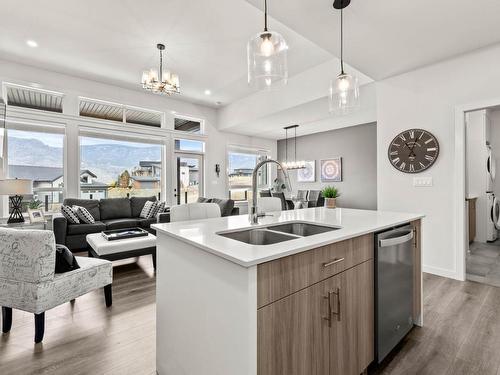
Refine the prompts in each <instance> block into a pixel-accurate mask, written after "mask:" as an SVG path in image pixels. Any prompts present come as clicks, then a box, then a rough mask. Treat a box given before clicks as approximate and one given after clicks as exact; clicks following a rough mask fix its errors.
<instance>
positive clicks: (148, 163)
mask: <svg viewBox="0 0 500 375" xmlns="http://www.w3.org/2000/svg"><path fill="white" fill-rule="evenodd" d="M153 165H154V166H157V167H160V168H161V161H150V160H142V161H140V162H139V166H140V167H152V166H153Z"/></svg>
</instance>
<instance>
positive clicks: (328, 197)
mask: <svg viewBox="0 0 500 375" xmlns="http://www.w3.org/2000/svg"><path fill="white" fill-rule="evenodd" d="M321 194H323V198H325V207H326V208H335V207H336V204H337V197H339V196H340V193H339V190H338V189H337V188H336V187H335V186H327V187H325V188H324V189H323V190H321Z"/></svg>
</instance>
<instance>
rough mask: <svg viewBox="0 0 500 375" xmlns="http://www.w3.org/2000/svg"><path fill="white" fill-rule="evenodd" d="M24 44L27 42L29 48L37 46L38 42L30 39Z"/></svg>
mask: <svg viewBox="0 0 500 375" xmlns="http://www.w3.org/2000/svg"><path fill="white" fill-rule="evenodd" d="M26 44H27V45H28V46H30V47H31V48H35V47H38V43H37V42H35V41H34V40H31V39H30V40H27V41H26Z"/></svg>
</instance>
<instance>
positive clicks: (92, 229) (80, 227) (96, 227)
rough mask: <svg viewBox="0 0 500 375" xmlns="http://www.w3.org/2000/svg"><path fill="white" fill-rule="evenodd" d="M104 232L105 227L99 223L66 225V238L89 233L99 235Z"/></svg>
mask: <svg viewBox="0 0 500 375" xmlns="http://www.w3.org/2000/svg"><path fill="white" fill-rule="evenodd" d="M103 230H106V225H104V223H102V222H100V221H96V222H95V223H94V224H69V223H68V236H72V235H75V234H89V233H99V232H102V231H103Z"/></svg>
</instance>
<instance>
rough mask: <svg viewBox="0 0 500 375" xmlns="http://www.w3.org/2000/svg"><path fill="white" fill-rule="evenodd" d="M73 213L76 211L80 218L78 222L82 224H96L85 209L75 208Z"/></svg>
mask: <svg viewBox="0 0 500 375" xmlns="http://www.w3.org/2000/svg"><path fill="white" fill-rule="evenodd" d="M73 211H76V216H78V220H80V221H81V222H82V223H85V224H95V219H94V217H93V216H92V215H91V214H90V212H89V211H88V210H87V209H86V208H85V207H82V206H73Z"/></svg>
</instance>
